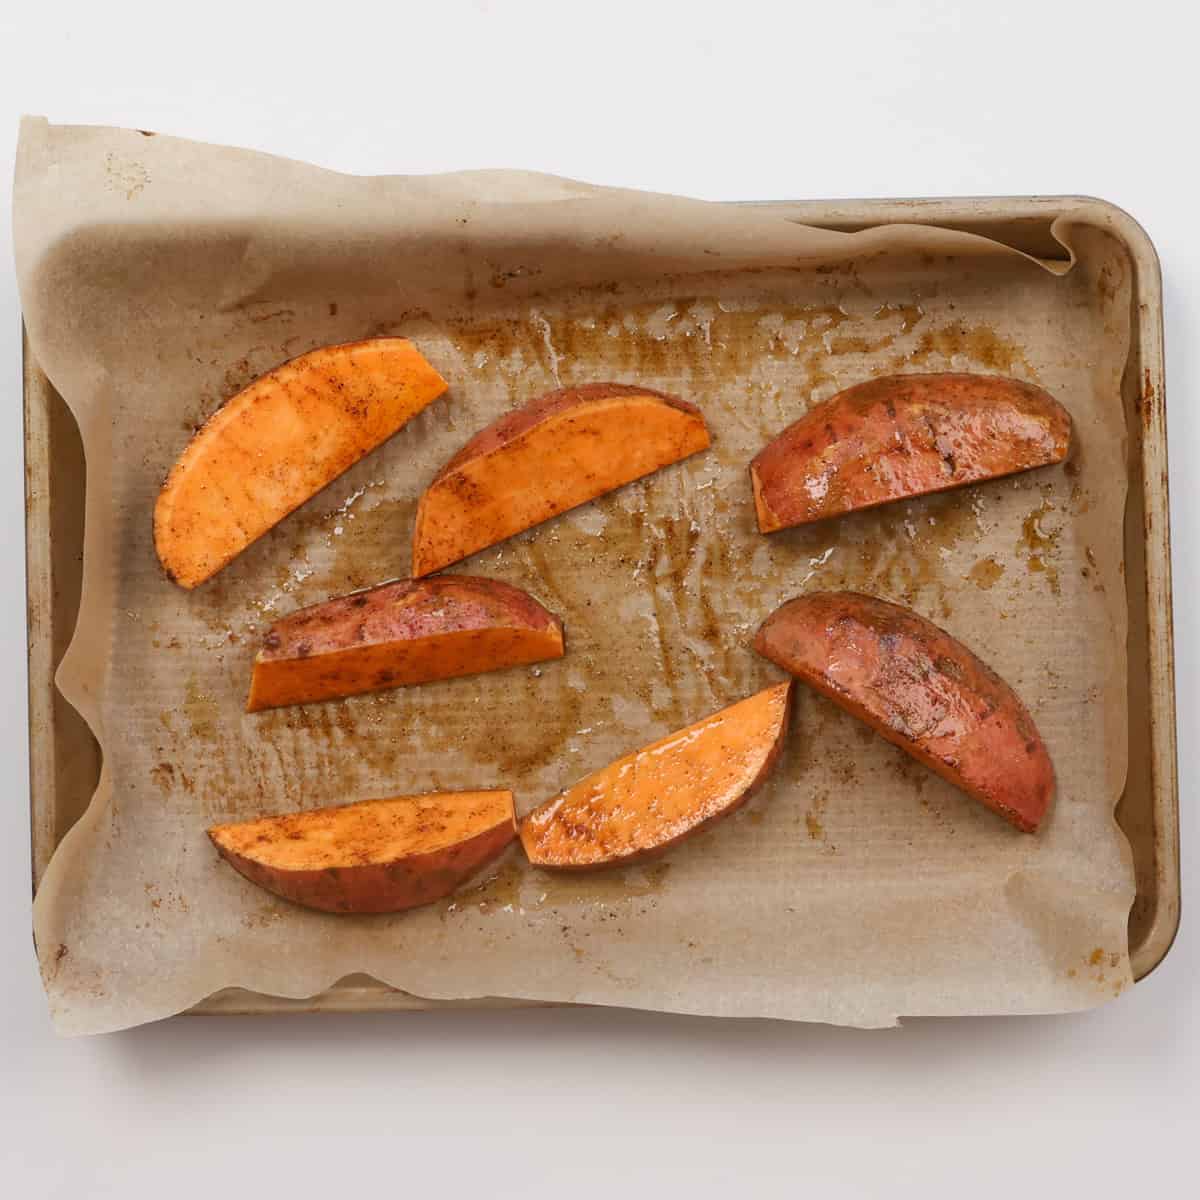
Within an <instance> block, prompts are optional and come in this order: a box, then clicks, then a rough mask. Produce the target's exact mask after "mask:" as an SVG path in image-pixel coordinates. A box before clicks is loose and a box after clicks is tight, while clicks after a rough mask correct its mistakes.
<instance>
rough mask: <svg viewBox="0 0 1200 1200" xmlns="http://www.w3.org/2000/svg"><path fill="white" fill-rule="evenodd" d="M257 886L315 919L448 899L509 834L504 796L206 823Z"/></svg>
mask: <svg viewBox="0 0 1200 1200" xmlns="http://www.w3.org/2000/svg"><path fill="white" fill-rule="evenodd" d="M208 836H209V837H210V838H211V839H212V842H213V845H214V846H216V848H217V850H218V851H219V852H220V854H221V856H222V858H224V859H225V860H226V862H228V863H229V864H230V866H232V867H233V868H234V869H235V870H237V871H239V872H240V873H241V874H242V875H244V876H245V877H246V878H247V879H249V880H250V881H251V882H252V883H256V884H258V886H259V887H262V888H266V889H267V891H269V892H274V893H275V895H277V896H282V897H283V898H284V899H285V900H291V901H292V902H293V903H294V904H303V905H305V906H306V907H307V908H318V909H321V910H323V911H325V912H338V913H383V912H397V911H399V910H400V909H404V908H415V907H416V906H417V905H419V904H429V903H430V902H431V901H433V900H439V899H441V897H443V896H447V895H449V894H450V893H451V892H452V891H454V889H455V888H456V887H458V886H459V885H460V884H461V883H463V882H465V881H466V880H467V879H469V878H470V877H471V876H472V875H474V874H475V873H476V872H477V871H479V870H480V869H481V868H482V867H484V866H486V865H487V864H488V863H489V862H491V861H492V860H493V859H494V858H496V857H497V855H499V854H500V852H501V851H502V850H503V849H504V848H505V847H506V846H507V845H508V844H509V843H510V842H511V841H512V840H513V838H514V837H516V822H515V820H514V817H513V797H512V792H503V791H495V792H435V793H431V794H429V795H424V796H395V797H393V798H391V799H388V800H364V801H362V802H361V803H359V804H346V805H342V806H341V807H338V808H321V809H315V810H312V811H309V812H298V813H287V814H285V815H284V816H279V817H263V818H261V819H260V820H257V821H244V822H240V823H238V824H232V825H214V826H213V827H212V828H211V829H210V830H209V831H208Z"/></svg>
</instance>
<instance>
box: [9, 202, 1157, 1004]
mask: <svg viewBox="0 0 1200 1200" xmlns="http://www.w3.org/2000/svg"><path fill="white" fill-rule="evenodd" d="M789 208H790V209H791V210H792V211H793V212H794V215H795V218H796V219H797V220H800V221H803V222H804V223H806V224H810V225H815V226H819V227H822V228H826V229H835V230H842V231H846V232H851V231H855V230H859V229H863V228H866V227H869V226H873V225H884V224H893V223H907V224H922V225H935V226H943V227H945V228H948V229H958V230H965V231H968V232H972V233H978V234H982V235H984V236H986V237H990V238H994V239H996V240H997V241H1000V242H1004V243H1005V244H1007V245H1010V246H1013V247H1015V248H1016V249H1019V250H1022V251H1024V252H1025V253H1027V254H1030V255H1032V256H1034V257H1036V258H1040V259H1043V260H1061V261H1065V260H1066V257H1067V255H1066V252H1065V251H1064V249H1063V247H1062V246H1061V244H1060V243H1059V242H1058V241H1057V240H1056V239H1055V238H1054V236H1053V235H1052V233H1051V226H1052V224H1053V222H1054V220H1055V218H1056V217H1058V216H1059V215H1060V214H1061V213H1063V212H1064V211H1066V210H1068V209H1070V210H1072V212H1073V213H1075V214H1077V215H1081V216H1082V217H1083V218H1084V219H1088V218H1089V217H1091V218H1094V219H1095V221H1096V223H1097V224H1103V225H1104V226H1105V227H1106V228H1107V230H1108V232H1109V233H1110V234H1112V235H1113V236H1115V237H1117V238H1118V239H1119V240H1120V241H1121V242H1122V243H1123V245H1124V247H1125V249H1126V251H1127V252H1128V254H1129V258H1130V261H1131V263H1132V265H1133V297H1132V304H1133V313H1132V327H1131V345H1130V351H1129V361H1128V363H1127V364H1126V369H1125V374H1124V379H1123V383H1122V391H1123V401H1124V404H1125V406H1126V424H1127V427H1128V430H1129V436H1130V451H1129V464H1130V466H1129V469H1130V479H1129V482H1130V490H1129V500H1128V505H1127V509H1126V516H1125V528H1124V542H1125V588H1126V599H1127V602H1128V608H1129V634H1128V651H1129V676H1128V684H1127V686H1128V694H1129V704H1128V710H1129V773H1128V778H1127V781H1126V785H1125V791H1124V794H1123V795H1122V798H1121V801H1120V803H1119V805H1118V807H1117V821H1118V822H1119V824H1120V826H1121V828H1122V829H1123V830H1124V832H1125V834H1126V836H1127V837H1128V839H1129V843H1130V846H1131V847H1132V849H1133V862H1134V872H1135V877H1136V882H1137V891H1136V896H1135V898H1134V902H1133V906H1132V909H1131V911H1130V914H1129V953H1130V959H1131V962H1132V966H1133V974H1134V977H1135V978H1136V979H1143V978H1145V976H1146V975H1148V974H1149V973H1150V972H1151V971H1152V970H1153V969H1154V968H1155V967H1156V966H1157V965H1158V964H1159V963H1160V962H1161V961H1162V960H1163V958H1164V957H1165V956H1166V954H1167V952H1168V951H1169V950H1170V948H1171V943H1172V941H1173V940H1174V937H1175V932H1176V930H1177V928H1178V925H1179V903H1180V876H1179V796H1178V785H1177V778H1176V754H1175V685H1174V662H1173V646H1172V629H1171V556H1170V528H1169V508H1168V502H1167V488H1168V483H1167V424H1166V401H1165V393H1164V388H1163V323H1162V283H1161V277H1160V272H1159V265H1158V256H1157V254H1156V253H1155V250H1154V246H1153V244H1152V243H1151V241H1150V239H1149V238H1148V237H1147V235H1146V233H1145V231H1144V230H1143V229H1142V228H1141V227H1140V226H1139V225H1138V224H1137V222H1135V221H1134V220H1133V219H1132V218H1131V217H1130V216H1129V215H1128V214H1126V213H1124V212H1123V211H1121V210H1120V209H1117V208H1115V207H1113V206H1112V205H1109V204H1106V203H1105V202H1103V201H1100V200H1094V199H1089V198H1086V197H1074V196H1051V197H1014V198H1010V199H951V200H848V201H807V202H796V203H794V204H792V205H789ZM24 409H25V513H26V523H25V550H26V570H27V604H28V623H29V772H30V780H29V782H30V813H31V824H32V852H33V886H34V890H35V891H36V889H37V886H38V883H39V881H40V880H41V877H42V873H43V872H44V871H45V868H46V864H47V863H48V862H49V861H50V857H51V855H52V854H53V853H54V850H55V847H57V845H58V843H59V842H60V841H61V840H62V838H63V836H64V834H65V833H66V832H67V830H68V829H70V827H71V825H72V824H73V823H74V822H75V821H76V820H77V819H78V818H79V816H80V815H81V814H82V813H83V811H84V809H85V808H86V807H87V804H88V801H89V800H90V798H91V796H92V792H93V791H94V790H95V787H96V784H97V781H98V780H99V777H100V753H99V748H98V746H97V744H96V741H95V739H94V738H93V737H92V735H91V732H90V731H89V729H88V727H87V725H86V724H85V723H84V721H83V720H82V718H81V717H80V716H79V715H78V714H77V713H76V712H75V710H74V709H73V708H71V706H70V705H69V704H67V702H66V701H65V700H64V699H63V698H62V697H61V696H60V695H59V694H58V691H57V689H56V688H55V686H54V673H55V670H56V669H57V667H58V663H59V661H60V660H61V658H62V656H63V653H64V651H65V650H66V648H67V645H68V643H69V642H70V639H71V635H72V632H73V630H74V628H75V618H76V615H77V612H78V608H79V594H80V579H81V568H82V558H83V513H84V489H85V486H86V469H85V464H84V459H83V447H82V443H81V441H80V437H79V431H78V429H77V428H76V425H75V421H74V419H73V418H72V416H71V414H70V411H69V410H68V408H67V406H66V404H65V403H64V402H63V400H62V398H61V397H60V396H59V395H58V393H57V392H55V390H54V388H53V387H52V385H51V384H50V382H49V380H48V379H47V378H46V376H45V375H44V374H43V373H42V371H41V369H40V368H39V366H38V364H37V362H36V360H35V359H34V357H33V354H32V352H31V349H30V346H29V343H28V340H25V341H24ZM525 1003H528V1002H522V1001H513V1000H505V999H499V998H484V999H477V1000H461V1001H428V1000H424V999H422V998H420V997H417V996H411V995H409V994H407V993H405V992H401V991H397V990H396V989H394V988H390V987H387V986H386V985H384V984H382V983H379V982H377V981H375V980H373V979H371V978H369V977H367V976H365V975H356V976H350V977H348V978H346V979H343V980H341V981H340V982H339V983H337V984H335V985H334V986H333V987H331V988H329V989H328V990H326V991H324V992H322V993H320V994H319V995H316V996H313V997H310V998H309V999H307V1000H287V999H282V998H279V997H274V996H263V995H258V994H256V993H253V992H247V991H243V990H241V989H237V988H230V989H226V990H224V991H222V992H218V993H217V994H215V995H213V996H210V997H209V998H208V999H207V1000H205V1001H203V1002H202V1003H201V1004H199V1005H197V1006H196V1007H195V1008H194V1009H192V1010H190V1011H192V1012H196V1013H271V1012H379V1011H387V1010H395V1009H420V1008H433V1007H438V1008H468V1007H496V1006H515V1005H518V1004H525Z"/></svg>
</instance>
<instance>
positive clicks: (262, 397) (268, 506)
mask: <svg viewBox="0 0 1200 1200" xmlns="http://www.w3.org/2000/svg"><path fill="white" fill-rule="evenodd" d="M445 390H446V381H445V380H444V379H443V378H442V377H441V376H440V375H439V374H438V373H437V371H435V370H434V369H433V367H432V366H430V365H429V363H428V362H426V361H425V359H424V358H423V357H422V356H421V353H420V352H419V351H418V350H417V348H416V347H415V346H414V345H413V344H412V343H411V342H409V341H406V340H405V339H404V338H374V339H372V340H371V341H366V342H351V343H348V344H347V345H343V346H324V347H322V348H321V349H319V350H313V351H312V352H311V353H309V354H303V355H301V356H300V357H299V358H293V359H292V360H291V361H290V362H285V363H284V364H283V365H282V366H279V367H276V368H275V369H274V370H273V371H269V372H268V373H267V374H266V375H263V376H261V377H260V378H258V379H256V380H255V381H254V382H253V383H252V384H250V386H249V387H247V388H245V389H244V390H243V391H240V392H238V394H237V395H236V396H234V397H233V398H232V399H230V400H227V401H226V402H225V403H224V404H223V405H222V406H221V407H220V408H219V409H218V410H217V411H216V412H215V413H214V414H213V415H212V417H211V418H209V420H208V422H207V423H206V424H205V425H204V426H202V427H201V428H200V429H199V430H198V431H197V433H196V435H195V436H194V437H193V438H192V440H191V442H189V443H188V446H187V448H186V449H185V450H184V452H183V454H182V455H181V456H180V458H179V461H178V462H176V464H175V465H174V467H172V468H171V472H170V474H169V475H168V476H167V480H166V482H165V483H164V484H163V486H162V490H161V491H160V492H159V495H158V503H157V504H156V505H155V508H154V545H155V549H156V550H157V551H158V557H159V561H160V562H161V563H162V565H163V568H164V569H165V570H166V572H167V574H168V575H169V576H170V577H171V578H172V579H173V580H174V581H175V582H176V583H178V584H180V585H181V586H182V587H185V588H194V587H196V586H197V584H201V583H203V582H204V581H205V580H206V579H209V578H211V577H212V576H213V575H215V574H216V573H217V572H218V571H219V570H221V568H222V567H224V566H225V565H226V564H227V563H229V562H230V561H231V560H232V559H233V558H235V557H236V556H237V555H239V554H240V553H241V552H242V551H243V550H245V549H246V547H247V546H249V545H250V543H251V542H253V541H255V540H256V539H257V538H260V537H262V535H263V534H264V533H266V532H267V530H268V529H270V528H271V527H272V526H273V525H276V524H277V523H278V522H279V521H281V520H283V518H284V517H286V516H287V515H288V513H290V512H292V510H293V509H296V508H299V507H300V505H301V504H303V503H304V502H305V501H306V500H307V499H309V497H311V496H313V495H315V494H316V493H317V492H319V491H320V490H321V489H322V488H323V487H325V485H326V484H328V483H331V482H332V481H333V480H334V479H336V478H337V477H338V476H339V475H340V474H341V473H342V472H343V471H345V470H346V469H347V468H348V467H351V466H353V465H354V464H355V463H356V462H358V460H359V459H360V458H362V457H363V456H364V455H365V454H368V453H370V451H372V450H374V449H375V447H376V446H378V445H380V443H382V442H384V441H386V440H387V439H388V438H390V437H391V436H392V434H394V433H395V432H396V431H397V430H398V429H399V428H400V427H401V426H402V425H404V424H405V422H407V421H409V420H410V419H411V418H412V417H415V416H416V415H417V413H419V412H420V411H421V410H422V409H423V408H424V407H425V406H426V405H427V404H429V403H430V402H431V401H433V400H435V399H436V398H437V397H438V396H440V395H441V394H442V393H443V392H444V391H445Z"/></svg>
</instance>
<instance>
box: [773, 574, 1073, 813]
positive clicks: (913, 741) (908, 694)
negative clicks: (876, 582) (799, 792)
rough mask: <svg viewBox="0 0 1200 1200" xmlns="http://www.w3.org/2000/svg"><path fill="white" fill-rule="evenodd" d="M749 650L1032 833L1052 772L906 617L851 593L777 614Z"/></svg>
mask: <svg viewBox="0 0 1200 1200" xmlns="http://www.w3.org/2000/svg"><path fill="white" fill-rule="evenodd" d="M754 648H755V649H756V650H757V651H758V652H759V654H762V655H763V656H765V657H766V658H769V659H770V660H771V661H772V662H773V663H776V664H777V665H778V666H780V667H782V668H783V669H784V670H785V671H789V672H790V673H791V674H793V675H795V676H796V677H797V678H799V679H801V680H803V681H804V682H805V683H807V684H808V685H809V686H810V687H813V688H815V689H816V690H817V691H819V692H821V693H822V694H823V695H825V696H828V697H829V698H830V699H831V700H832V701H834V703H835V704H838V705H840V706H841V707H842V708H844V709H846V710H847V711H848V712H850V713H853V715H854V716H856V717H858V718H859V719H860V720H863V721H865V722H866V723H867V724H868V725H870V726H871V727H872V728H873V729H875V730H876V731H877V732H878V733H880V734H882V735H883V737H885V738H887V740H888V741H889V742H892V743H893V744H895V745H897V746H899V747H900V748H901V749H903V750H906V751H907V752H908V753H909V754H911V755H912V756H913V757H914V758H916V759H918V760H919V761H920V762H922V763H924V764H925V765H926V766H927V767H929V768H930V769H931V770H933V771H936V772H937V773H938V774H939V775H941V776H942V777H943V778H944V779H947V780H949V781H950V782H951V783H952V784H954V785H955V786H956V787H958V788H961V789H962V790H963V791H964V792H966V793H967V794H968V795H970V796H973V797H974V798H975V799H976V800H979V801H981V802H982V803H983V804H985V805H987V806H988V807H989V808H991V809H993V810H994V811H996V812H997V813H999V814H1000V815H1001V816H1002V817H1004V818H1005V819H1006V820H1008V821H1010V822H1011V823H1012V824H1013V825H1015V826H1016V827H1017V828H1018V829H1020V830H1022V831H1024V832H1026V833H1033V832H1035V831H1036V830H1037V828H1038V826H1039V824H1040V823H1041V821H1042V819H1043V817H1044V816H1045V814H1046V810H1047V808H1048V807H1049V805H1050V800H1051V797H1052V795H1053V792H1054V767H1053V764H1052V763H1051V761H1050V756H1049V754H1048V753H1047V751H1046V747H1045V745H1044V744H1043V742H1042V739H1041V737H1040V735H1039V734H1038V731H1037V728H1036V726H1035V725H1034V723H1033V718H1032V717H1031V716H1030V715H1029V712H1028V711H1027V710H1026V708H1025V706H1024V704H1022V703H1021V700H1020V699H1019V697H1018V696H1017V695H1016V693H1015V692H1014V691H1013V690H1012V688H1010V687H1009V686H1008V684H1007V683H1005V682H1004V680H1003V679H1001V678H1000V676H999V675H997V674H996V673H995V671H993V670H992V669H991V668H990V667H988V666H987V664H985V663H984V662H982V661H981V660H980V659H979V658H977V657H976V656H975V655H974V654H973V653H972V652H971V651H970V650H968V649H967V648H966V646H964V645H963V644H962V643H961V642H959V641H957V640H956V639H955V638H953V637H951V635H950V634H948V633H947V632H946V631H945V630H943V629H940V628H939V627H938V626H936V625H934V624H933V622H931V621H928V620H926V619H925V618H924V617H922V616H919V615H918V614H917V613H915V612H913V611H912V610H911V609H907V608H902V607H901V606H900V605H898V604H891V603H889V602H888V601H886V600H880V599H878V598H877V597H875V596H865V595H862V594H860V593H857V592H811V593H809V594H807V595H804V596H800V597H798V598H797V599H794V600H789V601H788V602H787V603H786V604H783V605H781V606H780V607H779V608H778V609H776V610H775V612H774V613H772V614H771V616H769V617H768V618H767V619H766V621H765V622H764V623H763V625H762V627H761V629H759V631H758V635H757V637H756V638H755V640H754Z"/></svg>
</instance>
